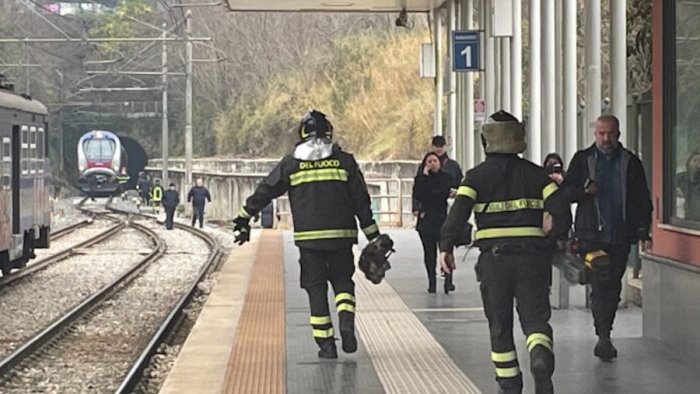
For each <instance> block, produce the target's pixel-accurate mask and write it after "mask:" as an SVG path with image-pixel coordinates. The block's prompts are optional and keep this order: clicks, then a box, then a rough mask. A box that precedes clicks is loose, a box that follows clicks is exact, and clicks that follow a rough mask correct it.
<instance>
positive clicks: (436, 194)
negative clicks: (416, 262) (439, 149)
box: [413, 152, 454, 294]
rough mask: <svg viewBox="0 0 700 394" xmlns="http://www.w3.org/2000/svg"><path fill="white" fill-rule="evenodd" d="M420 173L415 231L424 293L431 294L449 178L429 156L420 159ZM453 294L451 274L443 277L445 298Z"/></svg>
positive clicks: (433, 156) (416, 183) (432, 155)
mask: <svg viewBox="0 0 700 394" xmlns="http://www.w3.org/2000/svg"><path fill="white" fill-rule="evenodd" d="M422 167H423V172H422V173H420V174H418V175H416V178H415V180H414V183H413V198H414V199H416V200H418V201H419V202H420V205H421V209H420V212H419V213H418V224H417V225H416V230H418V234H419V235H420V240H421V242H422V244H423V256H424V263H425V269H426V270H427V272H428V293H435V267H436V265H437V256H438V253H437V252H438V242H440V227H441V226H442V223H443V222H444V221H445V218H446V217H447V198H448V197H449V195H450V188H451V185H452V178H451V177H450V175H449V174H447V173H445V172H442V171H441V164H440V158H439V157H438V155H437V154H435V153H433V152H430V153H428V154H426V155H425V157H424V158H423V166H422ZM452 290H454V285H453V284H452V274H447V273H446V274H445V294H447V293H449V292H450V291H452Z"/></svg>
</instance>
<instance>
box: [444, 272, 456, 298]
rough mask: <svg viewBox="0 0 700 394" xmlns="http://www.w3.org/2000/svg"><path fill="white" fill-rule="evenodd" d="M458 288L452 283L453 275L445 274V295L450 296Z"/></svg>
mask: <svg viewBox="0 0 700 394" xmlns="http://www.w3.org/2000/svg"><path fill="white" fill-rule="evenodd" d="M455 289H456V287H455V285H454V283H452V274H445V294H450V292H451V291H455Z"/></svg>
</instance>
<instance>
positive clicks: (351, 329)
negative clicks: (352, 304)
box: [338, 312, 357, 353]
mask: <svg viewBox="0 0 700 394" xmlns="http://www.w3.org/2000/svg"><path fill="white" fill-rule="evenodd" d="M338 315H339V317H338V318H339V320H340V338H341V339H342V340H343V351H344V352H345V353H355V352H356V351H357V338H356V337H355V314H354V313H350V312H341V313H339V314H338Z"/></svg>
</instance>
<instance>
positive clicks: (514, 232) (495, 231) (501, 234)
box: [476, 227, 545, 240]
mask: <svg viewBox="0 0 700 394" xmlns="http://www.w3.org/2000/svg"><path fill="white" fill-rule="evenodd" d="M544 236H545V234H544V230H542V228H540V227H502V228H487V229H484V230H478V231H477V232H476V239H477V240H478V239H489V238H506V237H542V238H544Z"/></svg>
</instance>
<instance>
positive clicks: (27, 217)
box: [0, 79, 51, 275]
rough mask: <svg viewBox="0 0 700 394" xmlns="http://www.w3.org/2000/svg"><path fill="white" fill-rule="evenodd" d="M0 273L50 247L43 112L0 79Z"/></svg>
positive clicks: (36, 103)
mask: <svg viewBox="0 0 700 394" xmlns="http://www.w3.org/2000/svg"><path fill="white" fill-rule="evenodd" d="M0 146H1V148H0V174H1V178H2V179H1V182H0V183H1V190H0V270H1V271H2V273H3V275H7V274H8V273H9V272H10V271H11V270H12V269H13V268H21V267H23V266H25V265H26V263H27V261H28V260H29V259H30V258H32V257H34V248H47V247H49V239H50V236H49V235H50V228H51V223H50V222H51V212H50V205H49V187H50V174H49V163H48V152H47V148H48V112H47V111H46V107H45V106H44V105H43V104H41V103H40V102H39V101H37V100H32V99H31V98H29V97H26V96H22V95H19V94H16V93H14V92H13V91H12V90H11V89H8V87H7V86H6V85H5V84H4V82H3V81H2V79H0Z"/></svg>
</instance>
